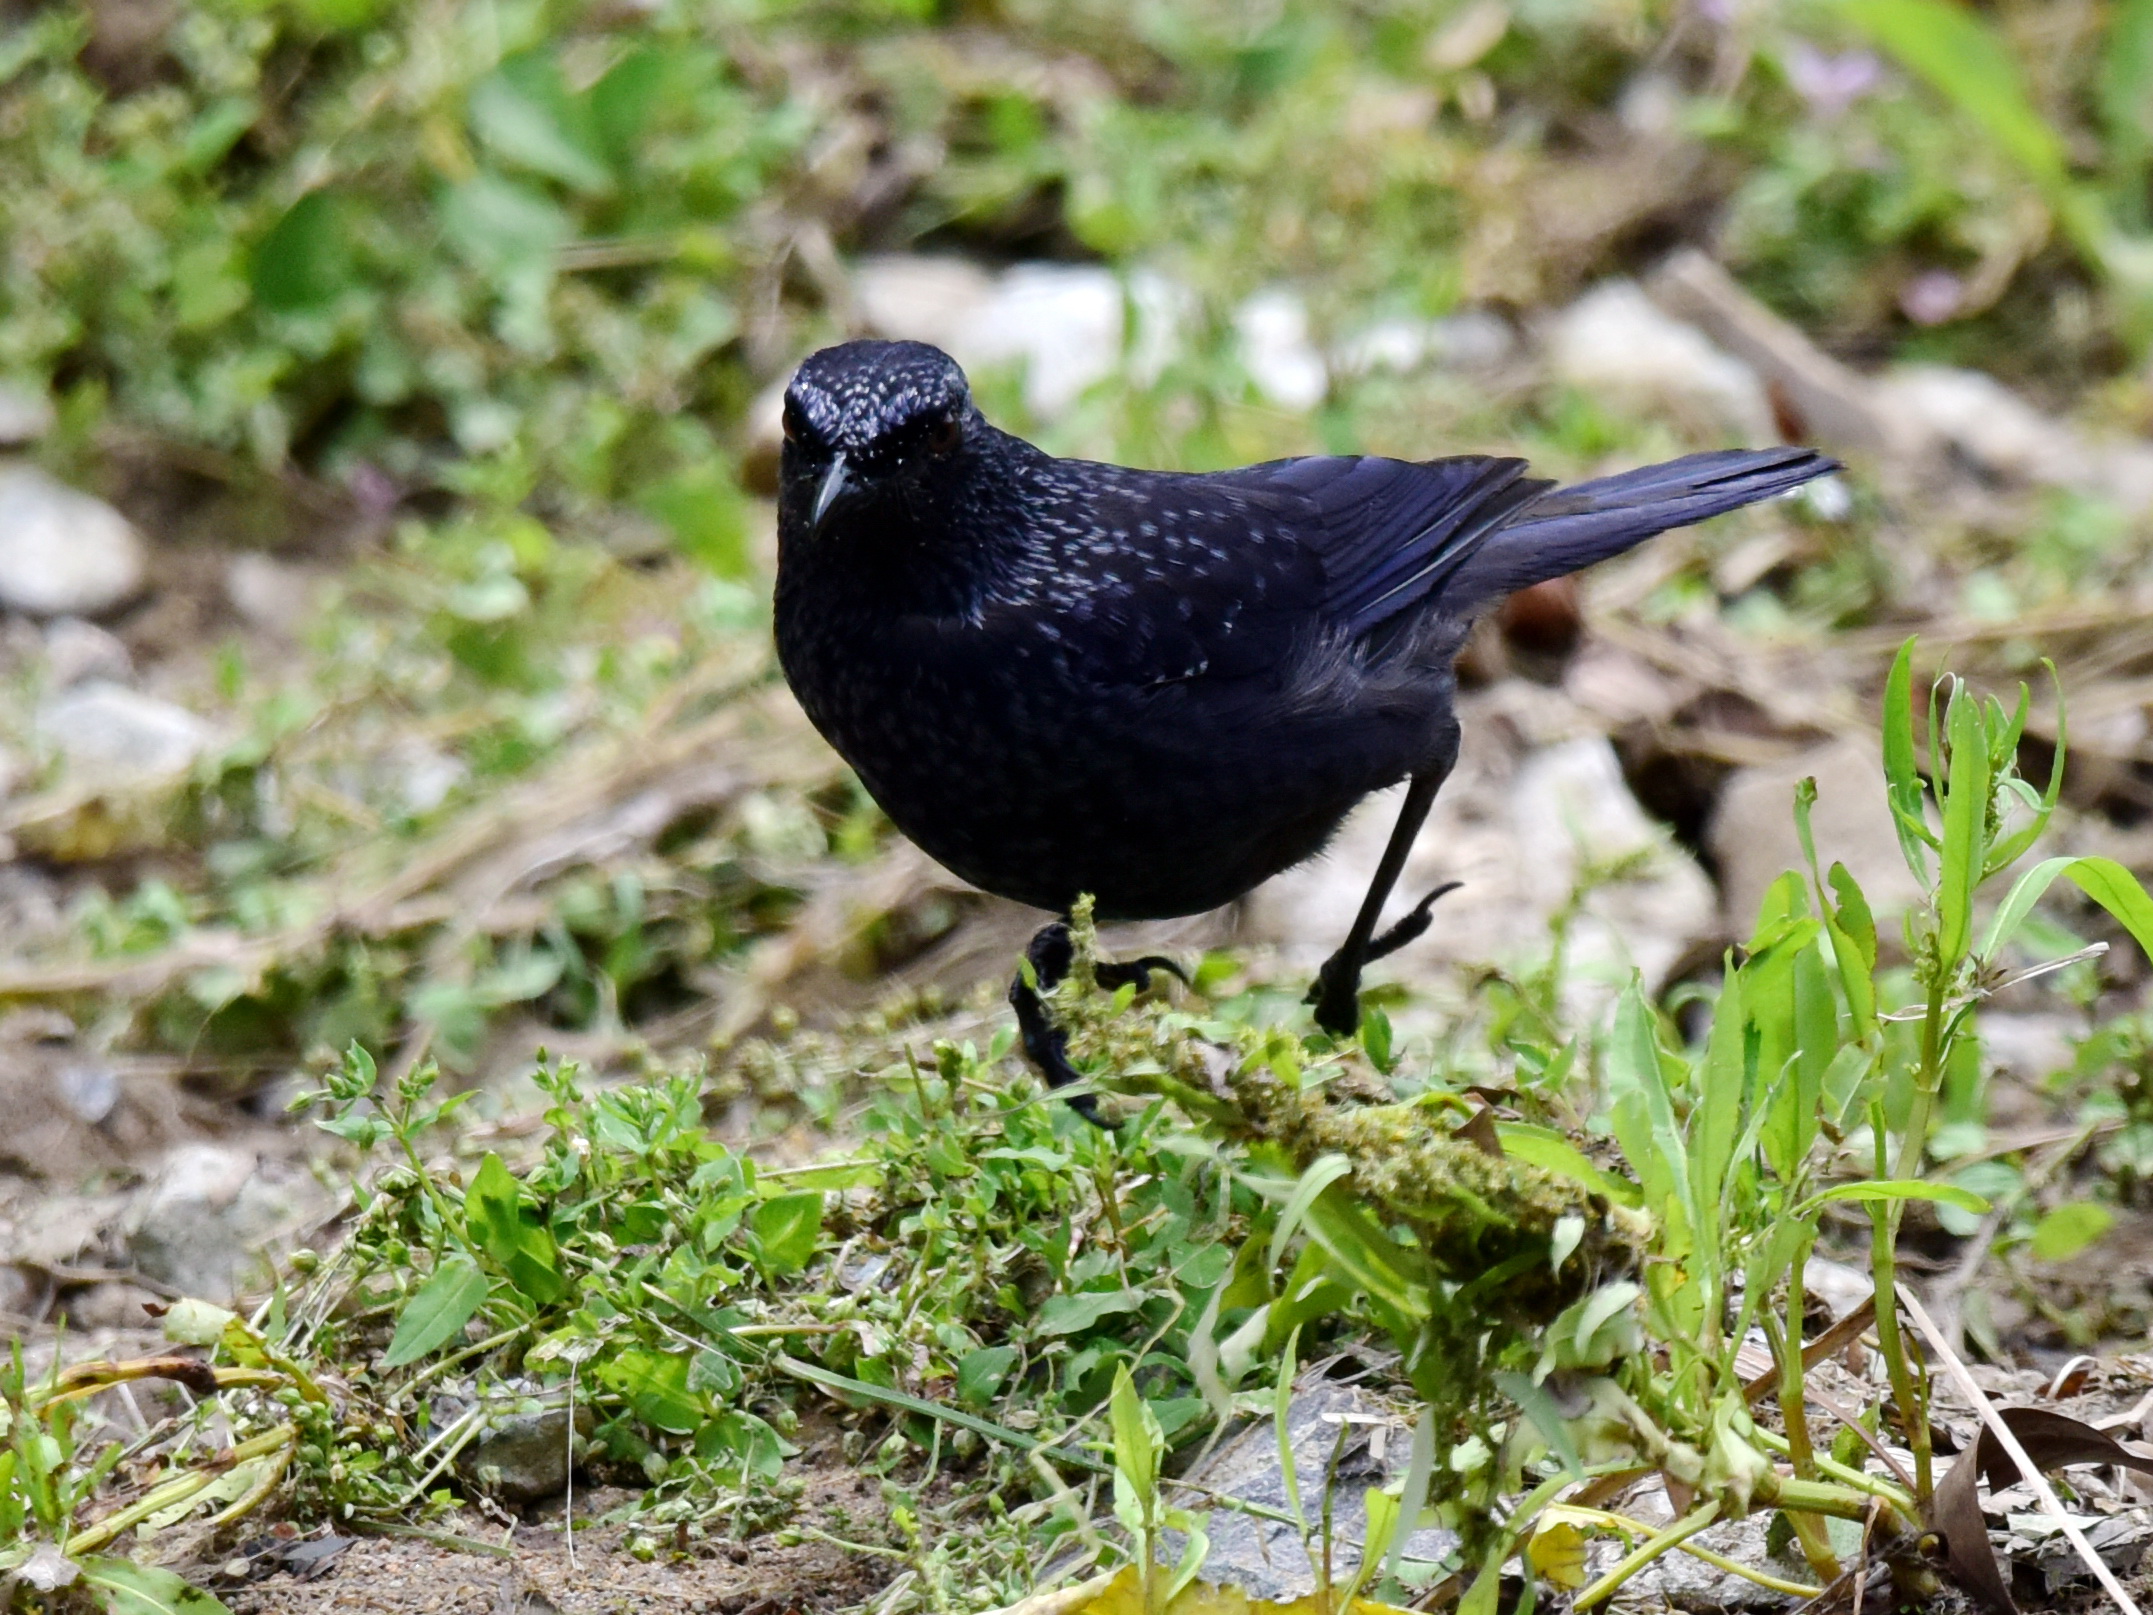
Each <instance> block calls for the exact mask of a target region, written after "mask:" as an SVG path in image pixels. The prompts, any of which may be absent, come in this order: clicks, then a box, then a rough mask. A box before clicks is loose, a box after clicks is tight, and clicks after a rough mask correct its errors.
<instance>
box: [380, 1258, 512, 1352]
mask: <svg viewBox="0 0 2153 1615" xmlns="http://www.w3.org/2000/svg"><path fill="white" fill-rule="evenodd" d="M485 1304H486V1275H485V1274H484V1273H482V1272H480V1271H479V1266H478V1263H476V1262H474V1261H472V1260H471V1258H470V1257H468V1256H451V1257H449V1258H447V1259H446V1260H444V1261H443V1262H442V1264H441V1266H440V1267H439V1268H437V1269H436V1270H435V1272H434V1276H433V1277H432V1278H430V1279H428V1280H427V1281H426V1283H425V1284H424V1285H423V1286H421V1287H420V1289H419V1292H418V1294H416V1295H414V1296H413V1297H412V1298H411V1299H410V1300H409V1301H406V1302H405V1303H404V1310H403V1311H402V1312H401V1313H400V1314H398V1315H397V1319H396V1334H395V1336H394V1337H393V1338H392V1339H391V1340H390V1341H389V1354H388V1355H387V1356H386V1357H384V1358H382V1360H381V1366H382V1367H383V1368H402V1367H404V1366H405V1365H406V1364H407V1363H415V1362H417V1361H418V1360H419V1359H420V1358H421V1357H427V1356H431V1355H432V1354H433V1353H434V1352H437V1351H439V1350H440V1349H441V1348H442V1347H443V1346H445V1345H447V1344H448V1343H449V1342H450V1341H451V1340H454V1339H455V1338H456V1337H457V1336H458V1335H459V1334H461V1333H462V1332H463V1326H464V1325H465V1324H467V1323H469V1322H470V1321H471V1319H472V1318H473V1316H475V1315H476V1314H477V1312H478V1309H479V1308H480V1307H482V1306H484V1305H485Z"/></svg>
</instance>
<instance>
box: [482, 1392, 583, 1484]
mask: <svg viewBox="0 0 2153 1615" xmlns="http://www.w3.org/2000/svg"><path fill="white" fill-rule="evenodd" d="M596 1422H597V1421H596V1420H595V1418H594V1417H593V1416H592V1413H591V1410H590V1409H589V1408H588V1407H587V1406H586V1407H578V1408H577V1409H576V1435H577V1439H578V1440H579V1441H580V1440H581V1439H582V1438H583V1437H585V1436H588V1435H589V1434H590V1432H591V1431H592V1430H593V1429H594V1428H596ZM456 1469H457V1472H458V1473H459V1474H461V1475H462V1476H463V1478H464V1479H465V1480H466V1481H468V1482H469V1483H470V1484H472V1485H474V1486H476V1487H478V1488H479V1489H480V1490H482V1491H485V1492H487V1493H490V1494H491V1495H492V1496H494V1497H497V1498H499V1499H500V1500H501V1501H502V1502H504V1503H537V1502H541V1501H543V1500H544V1499H546V1498H548V1497H557V1496H559V1495H560V1494H561V1492H563V1491H564V1490H566V1489H567V1486H568V1473H569V1460H568V1409H567V1408H565V1407H558V1408H541V1409H538V1410H536V1411H532V1412H522V1413H511V1414H508V1415H506V1416H503V1417H498V1418H494V1419H489V1420H488V1421H487V1424H486V1428H485V1429H483V1430H482V1431H480V1432H479V1434H478V1435H477V1436H475V1437H474V1438H473V1439H472V1441H471V1444H470V1445H469V1446H467V1447H465V1448H464V1450H463V1451H462V1452H461V1453H459V1454H458V1455H457V1458H456Z"/></svg>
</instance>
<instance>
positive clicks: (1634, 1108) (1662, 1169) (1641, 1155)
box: [1606, 979, 1697, 1228]
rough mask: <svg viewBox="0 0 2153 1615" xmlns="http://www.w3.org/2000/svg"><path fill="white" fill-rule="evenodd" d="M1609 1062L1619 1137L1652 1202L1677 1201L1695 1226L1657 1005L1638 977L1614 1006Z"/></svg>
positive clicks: (1657, 1205)
mask: <svg viewBox="0 0 2153 1615" xmlns="http://www.w3.org/2000/svg"><path fill="white" fill-rule="evenodd" d="M1606 1064H1607V1089H1608V1098H1609V1100H1610V1103H1611V1113H1612V1119H1613V1122H1614V1128H1615V1139H1616V1142H1618V1143H1619V1144H1621V1146H1622V1153H1623V1154H1624V1155H1625V1156H1626V1157H1628V1159H1629V1163H1630V1167H1631V1170H1633V1171H1634V1172H1636V1173H1637V1176H1638V1181H1639V1182H1641V1183H1642V1184H1643V1185H1644V1188H1645V1198H1646V1201H1647V1203H1648V1204H1649V1205H1650V1206H1651V1207H1652V1208H1653V1209H1654V1210H1655V1211H1657V1210H1659V1209H1660V1208H1661V1207H1663V1206H1665V1205H1666V1204H1667V1203H1668V1202H1669V1201H1672V1202H1674V1205H1675V1209H1676V1212H1677V1214H1678V1215H1679V1216H1680V1217H1681V1218H1682V1221H1683V1225H1684V1226H1685V1227H1688V1228H1694V1227H1695V1226H1696V1223H1697V1218H1696V1214H1695V1209H1694V1206H1693V1204H1692V1202H1691V1199H1690V1182H1689V1149H1688V1146H1687V1145H1686V1144H1685V1143H1684V1142H1683V1138H1682V1129H1681V1128H1680V1127H1679V1126H1678V1125H1677V1124H1676V1121H1675V1112H1674V1100H1673V1098H1672V1096H1671V1095H1670V1094H1669V1093H1668V1091H1667V1075H1666V1073H1665V1071H1663V1070H1662V1069H1661V1066H1660V1045H1659V1038H1658V1036H1657V1035H1656V1033H1655V1031H1654V1024H1653V1015H1652V1008H1651V1006H1650V1005H1649V1004H1647V1003H1646V1002H1645V995H1644V989H1643V988H1642V987H1641V986H1640V985H1639V984H1638V983H1637V982H1636V981H1635V980H1634V979H1633V980H1632V981H1631V983H1630V985H1629V989H1628V990H1627V991H1626V992H1624V993H1623V995H1622V1000H1621V1002H1620V1003H1619V1004H1618V1005H1617V1006H1616V1008H1615V1027H1614V1034H1613V1036H1612V1037H1610V1038H1609V1039H1608V1045H1607V1061H1606Z"/></svg>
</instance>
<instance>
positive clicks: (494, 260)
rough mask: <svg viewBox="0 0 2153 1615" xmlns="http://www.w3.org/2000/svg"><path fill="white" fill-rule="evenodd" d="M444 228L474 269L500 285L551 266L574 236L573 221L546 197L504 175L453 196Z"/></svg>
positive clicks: (479, 180)
mask: <svg viewBox="0 0 2153 1615" xmlns="http://www.w3.org/2000/svg"><path fill="white" fill-rule="evenodd" d="M441 228H442V233H443V234H444V235H445V236H446V237H447V238H448V241H449V244H450V245H451V246H453V247H454V248H456V250H457V251H458V252H460V253H461V254H463V256H464V257H465V258H467V259H468V260H470V262H471V265H472V267H473V268H475V269H478V270H479V271H481V272H482V273H484V274H487V275H490V276H493V277H494V278H495V279H496V280H500V279H503V278H505V277H508V276H511V275H513V274H515V273H517V272H518V271H525V270H528V269H531V268H534V267H543V266H546V265H550V263H551V262H552V258H553V252H554V249H555V248H557V247H559V246H560V245H561V243H563V242H564V241H566V240H567V239H568V237H569V235H570V234H571V233H572V227H571V226H570V224H569V222H568V216H567V215H566V214H565V213H563V212H562V211H561V210H560V209H559V208H558V207H556V206H555V205H554V204H553V202H552V201H551V200H550V199H549V198H547V197H546V196H545V195H544V194H543V193H542V192H539V191H535V190H532V189H531V188H530V187H529V186H528V185H519V184H518V183H516V182H515V181H514V180H509V179H503V178H502V177H501V176H499V175H498V174H479V175H477V176H475V177H473V178H471V179H469V180H466V181H465V182H464V183H463V184H461V185H459V186H457V187H456V188H455V189H454V190H452V191H450V192H449V193H448V195H447V196H446V197H444V198H443V199H442V203H441Z"/></svg>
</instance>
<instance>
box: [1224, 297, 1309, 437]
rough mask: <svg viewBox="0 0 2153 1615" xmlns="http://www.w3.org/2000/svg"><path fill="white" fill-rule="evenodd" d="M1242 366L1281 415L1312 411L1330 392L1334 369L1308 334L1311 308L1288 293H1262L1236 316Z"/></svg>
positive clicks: (1236, 313)
mask: <svg viewBox="0 0 2153 1615" xmlns="http://www.w3.org/2000/svg"><path fill="white" fill-rule="evenodd" d="M1234 331H1235V333H1236V334H1237V335H1238V336H1239V337H1240V339H1241V363H1242V365H1243V366H1244V367H1246V369H1247V370H1248V373H1249V378H1250V379H1251V380H1253V381H1254V382H1255V383H1256V388H1257V390H1258V391H1259V392H1261V393H1262V394H1263V395H1264V397H1266V398H1268V399H1269V400H1270V401H1271V402H1272V403H1274V404H1276V405H1278V407H1279V408H1281V409H1292V410H1309V409H1314V408H1315V407H1316V405H1318V404H1320V403H1322V402H1323V395H1324V394H1325V393H1327V392H1329V391H1330V388H1331V377H1330V371H1329V368H1328V367H1327V366H1326V365H1325V364H1324V362H1323V355H1322V354H1321V353H1319V352H1317V351H1316V345H1315V343H1314V342H1313V341H1312V340H1310V338H1309V334H1308V305H1307V304H1306V303H1304V302H1302V301H1301V298H1300V296H1299V294H1298V293H1295V292H1291V291H1288V290H1286V289H1285V288H1284V287H1273V288H1272V289H1271V290H1269V291H1264V292H1258V293H1257V294H1256V295H1255V296H1254V297H1251V298H1250V299H1249V300H1248V301H1247V302H1245V303H1243V304H1242V305H1241V306H1240V308H1238V309H1237V310H1235V311H1234Z"/></svg>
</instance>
